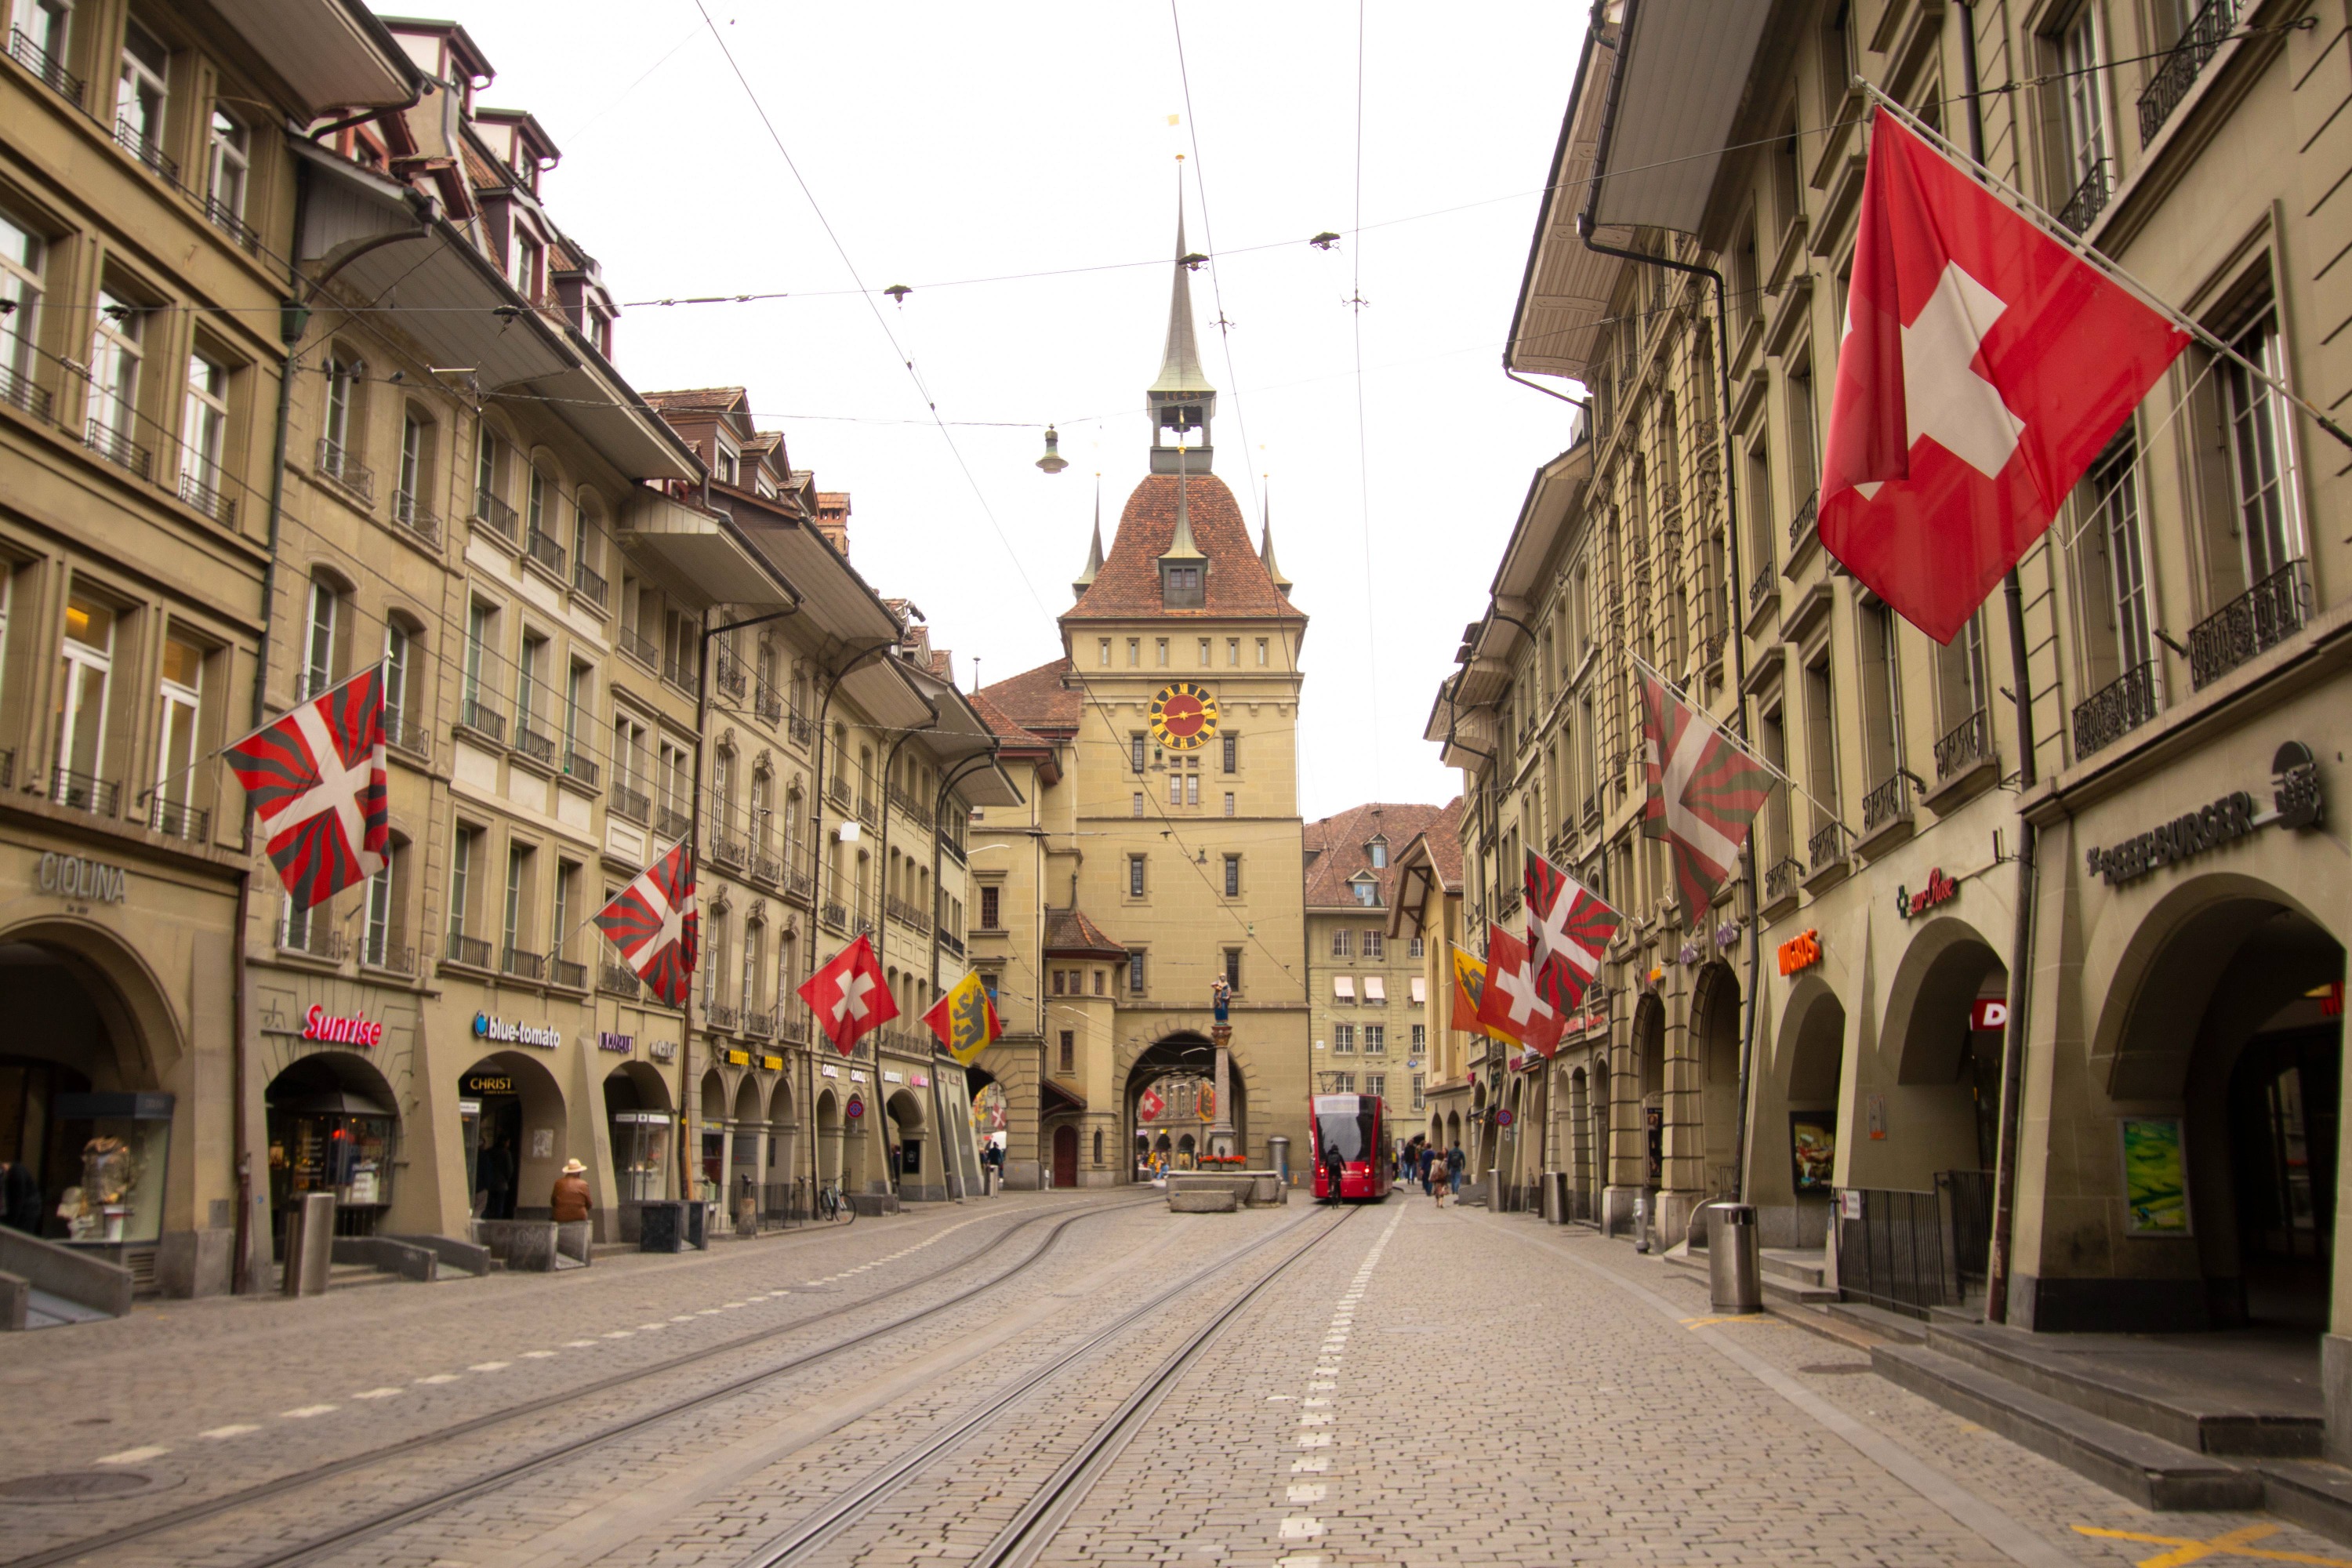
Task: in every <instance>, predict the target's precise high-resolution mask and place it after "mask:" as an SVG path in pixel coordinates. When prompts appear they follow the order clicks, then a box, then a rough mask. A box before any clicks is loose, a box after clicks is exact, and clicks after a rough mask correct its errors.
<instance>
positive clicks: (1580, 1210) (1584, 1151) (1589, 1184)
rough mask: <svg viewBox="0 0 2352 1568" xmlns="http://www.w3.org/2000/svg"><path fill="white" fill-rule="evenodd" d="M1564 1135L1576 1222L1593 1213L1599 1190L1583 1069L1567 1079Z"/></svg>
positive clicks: (1588, 1089)
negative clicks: (1566, 1139) (1593, 1160)
mask: <svg viewBox="0 0 2352 1568" xmlns="http://www.w3.org/2000/svg"><path fill="white" fill-rule="evenodd" d="M1567 1132H1568V1185H1569V1193H1570V1210H1571V1212H1572V1214H1573V1216H1574V1217H1575V1218H1578V1219H1582V1218H1584V1217H1586V1216H1587V1215H1590V1214H1591V1212H1592V1201H1593V1197H1592V1194H1593V1193H1594V1192H1595V1191H1596V1190H1597V1188H1598V1184H1596V1183H1595V1182H1594V1181H1593V1179H1592V1085H1591V1078H1590V1077H1589V1076H1588V1075H1587V1074H1586V1072H1585V1070H1584V1069H1583V1068H1573V1069H1571V1070H1570V1073H1569V1075H1568V1127H1567Z"/></svg>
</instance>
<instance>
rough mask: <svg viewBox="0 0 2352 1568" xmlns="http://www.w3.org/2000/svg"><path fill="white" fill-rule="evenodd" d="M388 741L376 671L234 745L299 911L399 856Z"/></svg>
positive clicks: (236, 769)
mask: <svg viewBox="0 0 2352 1568" xmlns="http://www.w3.org/2000/svg"><path fill="white" fill-rule="evenodd" d="M383 744H384V738H383V668H382V667H380V666H379V667H377V668H371V669H370V670H368V671H367V672H366V673H365V674H364V675H355V676H353V677H352V678H351V679H349V680H346V681H344V682H343V683H342V684H341V685H340V686H338V687H336V688H334V689H332V690H331V691H328V692H325V693H323V694H322V695H320V696H318V697H315V698H312V699H311V700H310V701H308V702H302V703H298V704H296V705H295V707H294V709H293V710H292V711H290V712H289V713H288V714H287V715H286V717H284V718H283V719H280V720H278V721H277V722H276V723H274V724H266V725H264V726H263V727H262V728H260V729H258V730H256V731H254V732H253V733H252V734H250V735H247V737H246V738H245V739H244V740H242V741H239V742H237V743H236V745H234V746H231V747H229V748H228V752H227V755H228V766H229V771H230V772H231V773H235V774H236V782H237V783H238V784H243V785H244V786H245V793H246V798H247V800H249V801H250V802H251V803H252V805H253V815H254V818H255V820H256V821H257V822H258V823H259V824H260V826H261V830H262V832H263V833H264V834H265V835H267V836H268V837H266V839H265V840H264V847H265V848H266V849H268V853H269V860H270V864H272V865H274V866H276V867H277V868H278V880H279V881H281V882H283V883H285V884H286V897H287V898H288V900H290V901H291V902H292V903H293V905H294V907H295V908H296V909H299V910H307V909H311V908H315V907H316V906H318V905H320V904H323V903H325V902H326V901H327V900H329V899H331V898H333V897H334V896H335V895H336V894H337V893H340V892H341V891H342V890H343V889H345V888H348V887H352V886H353V885H354V884H356V883H359V882H363V881H365V880H367V879H369V878H370V877H373V876H374V875H375V874H376V873H377V872H378V871H381V870H383V867H384V862H385V860H386V858H388V857H389V855H390V853H391V850H392V805H391V796H390V794H389V792H388V790H387V788H386V784H385V778H384V762H383Z"/></svg>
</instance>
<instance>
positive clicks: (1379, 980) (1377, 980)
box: [1364, 974, 1389, 1002]
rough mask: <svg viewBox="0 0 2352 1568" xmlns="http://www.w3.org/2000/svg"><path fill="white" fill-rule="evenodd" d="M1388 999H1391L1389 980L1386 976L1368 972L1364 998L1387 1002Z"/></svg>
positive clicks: (1368, 1000)
mask: <svg viewBox="0 0 2352 1568" xmlns="http://www.w3.org/2000/svg"><path fill="white" fill-rule="evenodd" d="M1388 999H1389V983H1388V981H1387V980H1386V979H1385V978H1383V977H1382V976H1381V975H1378V974H1367V975H1365V976H1364V1000H1365V1001H1367V1002H1386V1001H1387V1000H1388Z"/></svg>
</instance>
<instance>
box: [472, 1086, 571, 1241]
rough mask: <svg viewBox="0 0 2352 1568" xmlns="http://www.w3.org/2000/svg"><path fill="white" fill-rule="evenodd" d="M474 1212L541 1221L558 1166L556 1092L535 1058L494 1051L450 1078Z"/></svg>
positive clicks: (560, 1123) (560, 1118)
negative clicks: (453, 1079)
mask: <svg viewBox="0 0 2352 1568" xmlns="http://www.w3.org/2000/svg"><path fill="white" fill-rule="evenodd" d="M457 1114H458V1118H459V1120H460V1122H461V1124H462V1126H463V1130H464V1147H465V1152H466V1169H467V1177H468V1183H469V1191H470V1194H471V1201H472V1205H473V1212H474V1214H475V1215H477V1216H478V1217H479V1218H482V1219H545V1218H547V1217H548V1216H549V1215H550V1213H551V1209H550V1208H549V1200H548V1194H550V1193H551V1192H552V1191H553V1190H554V1187H555V1178H556V1175H557V1173H559V1172H561V1171H562V1168H563V1161H564V1158H565V1150H564V1137H563V1130H564V1115H563V1090H562V1089H560V1088H558V1087H557V1085H556V1082H555V1076H554V1075H553V1074H552V1073H551V1072H549V1071H548V1070H547V1065H546V1064H545V1063H544V1062H542V1061H541V1060H540V1059H539V1058H536V1057H528V1056H525V1055H523V1054H522V1053H521V1052H520V1051H494V1052H492V1053H491V1054H490V1055H488V1056H486V1057H484V1058H482V1059H481V1060H479V1061H478V1062H476V1063H475V1064H474V1065H473V1066H472V1067H470V1068H467V1069H466V1070H465V1071H464V1072H463V1073H460V1074H459V1075H458V1078H457Z"/></svg>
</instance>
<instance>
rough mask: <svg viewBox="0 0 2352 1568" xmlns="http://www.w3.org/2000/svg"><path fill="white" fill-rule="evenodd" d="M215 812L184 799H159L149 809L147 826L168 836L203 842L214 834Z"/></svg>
mask: <svg viewBox="0 0 2352 1568" xmlns="http://www.w3.org/2000/svg"><path fill="white" fill-rule="evenodd" d="M212 820H213V814H212V813H211V812H209V811H207V810H205V808H204V807H203V806H200V805H188V804H187V803H186V802H184V801H177V800H163V799H160V798H159V799H157V800H156V801H154V802H153V803H152V805H150V806H149V807H148V811H147V826H150V827H152V828H153V829H154V830H155V831H156V832H158V833H160V834H162V835H163V837H166V838H184V839H187V840H188V841H189V842H191V843H194V844H201V843H203V842H204V841H205V839H206V838H208V837H211V836H212Z"/></svg>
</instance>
